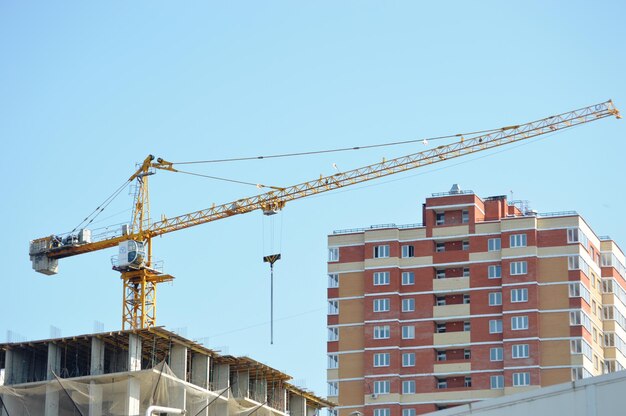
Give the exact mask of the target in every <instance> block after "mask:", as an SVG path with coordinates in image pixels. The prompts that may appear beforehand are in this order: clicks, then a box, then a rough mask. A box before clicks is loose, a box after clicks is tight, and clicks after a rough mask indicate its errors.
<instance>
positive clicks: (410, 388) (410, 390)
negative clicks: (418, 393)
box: [402, 380, 415, 394]
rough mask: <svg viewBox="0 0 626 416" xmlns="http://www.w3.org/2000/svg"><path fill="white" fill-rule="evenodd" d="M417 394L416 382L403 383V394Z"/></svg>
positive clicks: (407, 381)
mask: <svg viewBox="0 0 626 416" xmlns="http://www.w3.org/2000/svg"><path fill="white" fill-rule="evenodd" d="M414 393H415V380H405V381H403V382H402V394H414Z"/></svg>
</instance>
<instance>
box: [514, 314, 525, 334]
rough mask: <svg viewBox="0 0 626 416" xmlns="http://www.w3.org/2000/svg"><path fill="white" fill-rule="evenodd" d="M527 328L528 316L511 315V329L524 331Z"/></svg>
mask: <svg viewBox="0 0 626 416" xmlns="http://www.w3.org/2000/svg"><path fill="white" fill-rule="evenodd" d="M526 329H528V316H527V315H520V316H512V317H511V330H512V331H524V330H526Z"/></svg>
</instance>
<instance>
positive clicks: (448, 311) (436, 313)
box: [433, 279, 470, 318]
mask: <svg viewBox="0 0 626 416" xmlns="http://www.w3.org/2000/svg"><path fill="white" fill-rule="evenodd" d="M468 280H469V279H468ZM469 314H470V305H469V304H467V303H461V304H457V305H443V306H433V317H434V318H448V317H450V316H469Z"/></svg>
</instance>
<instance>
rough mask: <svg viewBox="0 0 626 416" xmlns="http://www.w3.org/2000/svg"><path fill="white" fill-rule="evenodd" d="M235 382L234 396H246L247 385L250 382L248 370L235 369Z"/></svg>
mask: <svg viewBox="0 0 626 416" xmlns="http://www.w3.org/2000/svg"><path fill="white" fill-rule="evenodd" d="M235 380H236V381H237V384H235V385H234V386H233V394H234V395H235V397H248V386H249V384H250V373H249V372H248V371H237V378H236V379H235Z"/></svg>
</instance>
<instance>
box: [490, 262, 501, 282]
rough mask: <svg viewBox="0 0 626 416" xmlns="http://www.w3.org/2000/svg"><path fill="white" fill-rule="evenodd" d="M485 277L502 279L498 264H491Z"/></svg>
mask: <svg viewBox="0 0 626 416" xmlns="http://www.w3.org/2000/svg"><path fill="white" fill-rule="evenodd" d="M487 277H488V278H489V279H501V278H502V266H500V265H499V264H492V265H490V266H488V267H487Z"/></svg>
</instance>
